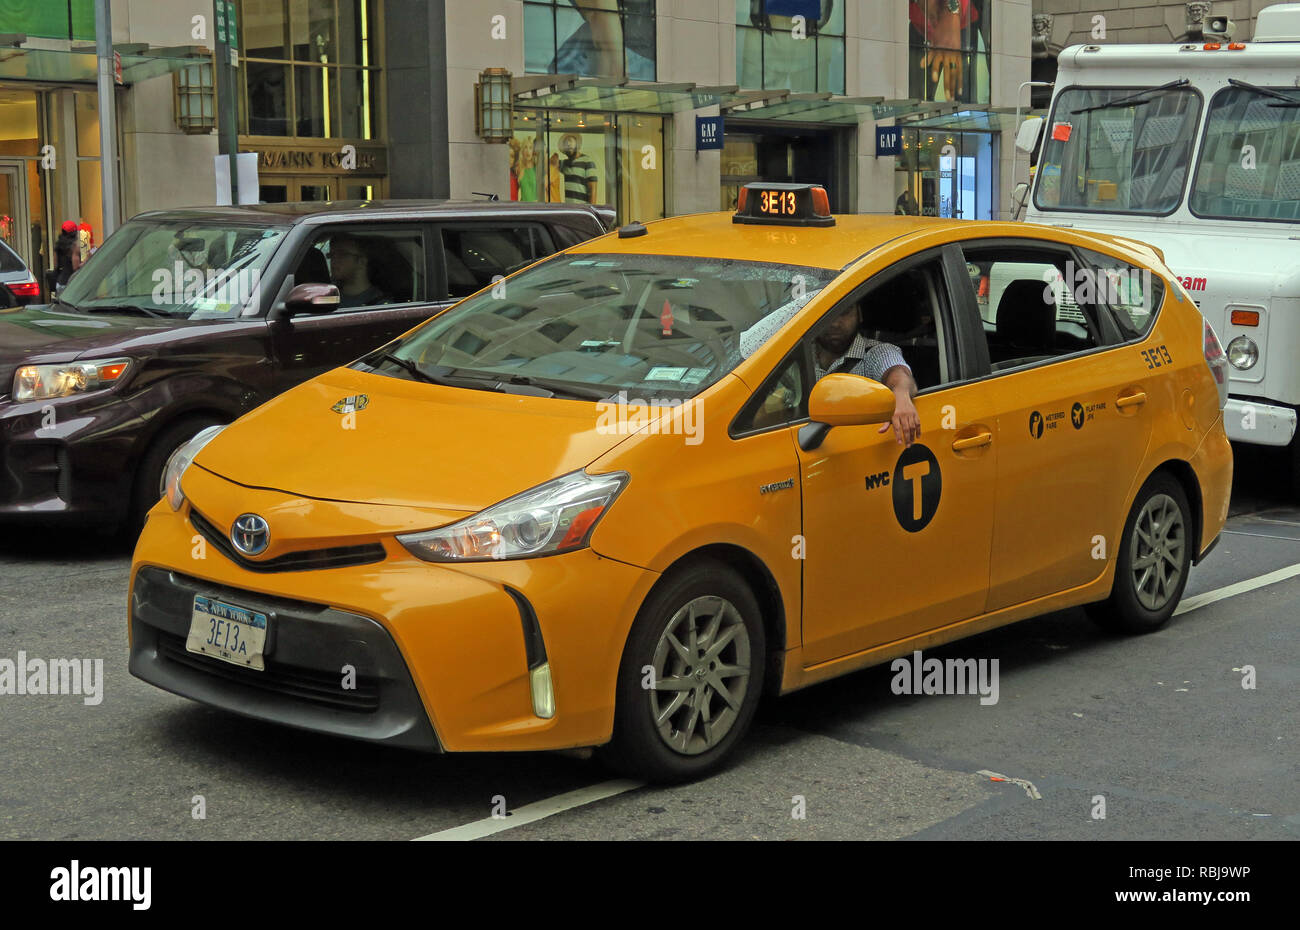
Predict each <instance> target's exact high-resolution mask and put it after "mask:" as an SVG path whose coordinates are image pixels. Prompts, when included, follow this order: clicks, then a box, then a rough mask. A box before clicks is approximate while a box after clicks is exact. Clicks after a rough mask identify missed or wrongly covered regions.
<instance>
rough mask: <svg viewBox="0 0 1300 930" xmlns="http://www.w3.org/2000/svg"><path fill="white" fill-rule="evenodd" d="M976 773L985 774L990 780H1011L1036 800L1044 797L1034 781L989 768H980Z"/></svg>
mask: <svg viewBox="0 0 1300 930" xmlns="http://www.w3.org/2000/svg"><path fill="white" fill-rule="evenodd" d="M975 774H976V775H985V776H987V777H988V779H989V780H990V781H1007V782H1011V784H1013V785H1019V786H1020V787H1021V788H1024V789H1025V794H1027V795H1029V797H1030V798H1031V799H1032V800H1034V801H1041V800H1042V799H1043V796H1042V795H1041V794H1039V793H1038V789H1037V788H1035V787H1034V783H1033V782H1032V781H1028V780H1026V779H1024V778H1012V777H1010V776H1009V775H1002V774H1001V773H999V772H990V771H989V770H988V769H980V770H979V771H978V772H976V773H975Z"/></svg>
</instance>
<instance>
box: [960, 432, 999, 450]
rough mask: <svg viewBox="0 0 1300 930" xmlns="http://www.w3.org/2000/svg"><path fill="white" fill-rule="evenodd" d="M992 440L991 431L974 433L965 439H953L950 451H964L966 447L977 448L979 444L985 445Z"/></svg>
mask: <svg viewBox="0 0 1300 930" xmlns="http://www.w3.org/2000/svg"><path fill="white" fill-rule="evenodd" d="M991 442H993V434H992V433H976V434H975V435H974V436H967V437H966V438H965V439H954V440H953V443H952V451H954V452H965V451H966V450H967V449H978V448H980V446H987V445H989V444H990V443H991Z"/></svg>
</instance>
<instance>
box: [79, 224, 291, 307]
mask: <svg viewBox="0 0 1300 930" xmlns="http://www.w3.org/2000/svg"><path fill="white" fill-rule="evenodd" d="M287 231H288V227H281V226H277V227H273V228H269V229H268V228H267V227H265V226H235V225H228V224H220V223H212V222H203V221H194V220H185V221H172V222H168V221H166V220H158V219H150V220H133V221H131V222H130V223H127V224H126V225H125V226H123V227H122V228H121V229H119V230H118V231H117V232H116V233H114V234H113V235H112V236H110V237H109V239H108V241H107V242H105V243H104V245H103V246H102V247H101V248H100V249H99V250H98V251H97V252H96V253H95V254H94V255H92V256H91V257H90V260H89V261H87V262H86V264H85V265H84V266H83V267H82V268H81V269H80V270H79V271H78V272H77V273H76V274H75V275H73V276H72V278H71V280H69V281H68V286H67V287H66V288H65V289H64V291H63V293H62V295H61V296H60V298H59V299H60V300H61V301H62V302H64V303H68V304H72V305H73V306H75V307H76V308H78V309H80V310H87V311H95V310H104V311H108V310H114V309H116V310H128V311H129V310H135V311H142V312H144V313H146V314H149V315H160V316H170V317H176V318H179V319H191V320H199V319H222V318H230V317H237V316H239V315H240V313H241V312H242V311H243V310H244V308H245V306H247V305H249V304H250V303H253V302H255V301H256V300H257V297H258V292H259V289H260V284H261V276H262V269H264V268H265V267H266V263H267V261H268V260H269V259H270V257H271V255H272V254H273V253H274V252H275V249H276V247H277V246H278V245H279V244H280V241H281V240H282V239H283V238H284V234H285V232H287Z"/></svg>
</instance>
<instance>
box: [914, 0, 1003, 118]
mask: <svg viewBox="0 0 1300 930" xmlns="http://www.w3.org/2000/svg"><path fill="white" fill-rule="evenodd" d="M906 2H907V16H908V23H909V29H908V33H909V45H910V58H909V62H908V84H909V90H908V94H909V96H911V97H913V98H915V99H918V100H938V101H960V102H963V103H988V102H989V74H990V71H989V56H990V47H991V42H990V37H991V36H992V26H991V22H990V19H991V16H990V13H991V9H990V8H991V7H992V4H991V3H989V2H988V0H906Z"/></svg>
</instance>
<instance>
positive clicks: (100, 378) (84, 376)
mask: <svg viewBox="0 0 1300 930" xmlns="http://www.w3.org/2000/svg"><path fill="white" fill-rule="evenodd" d="M130 367H131V360H130V359H129V358H113V359H105V360H102V361H100V360H96V361H90V362H68V363H67V364H64V365H23V366H22V367H21V368H19V369H18V371H16V372H15V373H14V384H13V399H14V401H15V402H22V401H26V400H48V399H50V398H52V397H68V396H69V395H72V394H82V393H85V392H86V391H95V390H99V389H100V388H104V387H108V386H110V385H111V384H113V383H114V382H115V381H118V380H120V379H121V378H122V376H123V375H125V374H126V372H127V369H128V368H130Z"/></svg>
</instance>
